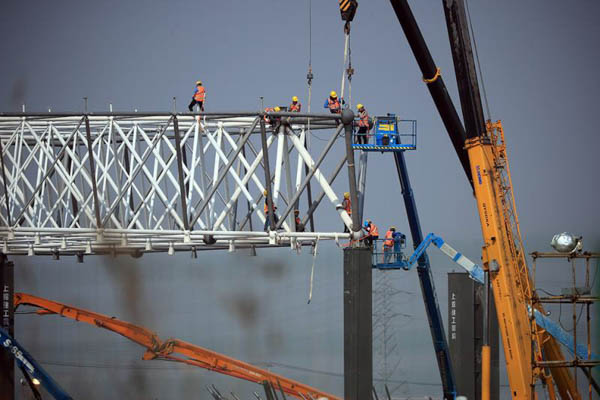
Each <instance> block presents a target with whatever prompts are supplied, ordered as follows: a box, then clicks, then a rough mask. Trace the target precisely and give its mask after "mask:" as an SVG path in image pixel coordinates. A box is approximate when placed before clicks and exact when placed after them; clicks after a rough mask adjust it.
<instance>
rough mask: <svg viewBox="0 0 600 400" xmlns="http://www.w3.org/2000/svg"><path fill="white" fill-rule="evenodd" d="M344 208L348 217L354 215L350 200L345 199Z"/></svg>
mask: <svg viewBox="0 0 600 400" xmlns="http://www.w3.org/2000/svg"><path fill="white" fill-rule="evenodd" d="M342 207H344V210H346V212H347V213H348V215H352V202H350V199H344V201H343V202H342Z"/></svg>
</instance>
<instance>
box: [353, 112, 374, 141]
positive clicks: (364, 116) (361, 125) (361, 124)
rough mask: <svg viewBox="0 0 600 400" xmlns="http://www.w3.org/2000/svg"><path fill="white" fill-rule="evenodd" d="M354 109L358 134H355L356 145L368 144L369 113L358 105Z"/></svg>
mask: <svg viewBox="0 0 600 400" xmlns="http://www.w3.org/2000/svg"><path fill="white" fill-rule="evenodd" d="M356 109H357V110H358V132H357V134H356V143H357V144H361V143H362V144H367V143H369V137H368V133H369V128H370V126H369V124H370V122H371V121H370V120H369V113H368V112H367V110H366V109H365V106H363V105H362V104H360V103H359V104H358V105H357V106H356Z"/></svg>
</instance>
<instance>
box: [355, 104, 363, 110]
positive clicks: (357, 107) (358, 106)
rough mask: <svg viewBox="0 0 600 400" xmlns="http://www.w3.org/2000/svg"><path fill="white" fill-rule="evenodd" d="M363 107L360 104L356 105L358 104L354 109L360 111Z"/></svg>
mask: <svg viewBox="0 0 600 400" xmlns="http://www.w3.org/2000/svg"><path fill="white" fill-rule="evenodd" d="M363 107H364V106H363V105H362V104H360V103H358V104H357V105H356V109H357V110H360V109H361V108H363Z"/></svg>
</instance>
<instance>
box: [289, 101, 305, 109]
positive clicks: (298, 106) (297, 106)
mask: <svg viewBox="0 0 600 400" xmlns="http://www.w3.org/2000/svg"><path fill="white" fill-rule="evenodd" d="M288 108H289V109H290V112H300V109H301V108H302V104H300V102H299V101H297V102H296V104H294V103H292V104H290V106H289V107H288Z"/></svg>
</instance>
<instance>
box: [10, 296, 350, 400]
mask: <svg viewBox="0 0 600 400" xmlns="http://www.w3.org/2000/svg"><path fill="white" fill-rule="evenodd" d="M14 304H15V309H16V308H17V307H18V306H21V305H29V306H33V307H37V308H39V310H38V311H37V314H39V315H47V314H58V315H61V316H63V317H66V318H70V319H73V320H75V321H80V322H85V323H87V324H90V325H94V326H96V327H98V328H104V329H107V330H109V331H113V332H115V333H118V334H119V335H121V336H124V337H126V338H127V339H129V340H131V341H132V342H135V343H137V344H139V345H140V346H142V347H145V348H146V352H145V353H144V355H143V357H142V358H143V359H144V360H154V359H159V360H168V361H177V362H181V363H184V364H188V365H193V366H196V367H200V368H204V369H207V370H210V371H215V372H218V373H220V374H225V375H229V376H233V377H235V378H239V379H244V380H246V381H249V382H254V383H258V384H263V383H264V382H270V383H271V384H272V385H273V387H278V388H281V390H283V391H284V392H285V393H287V394H289V395H291V396H294V397H296V398H298V399H305V398H311V397H312V398H325V399H328V400H341V399H340V398H339V397H336V396H333V395H331V394H329V393H326V392H323V391H321V390H318V389H315V388H313V387H310V386H308V385H304V384H302V383H300V382H296V381H294V380H291V379H288V378H286V377H284V376H281V375H278V374H274V373H272V372H269V371H267V370H264V369H261V368H258V367H255V366H253V365H250V364H247V363H245V362H242V361H239V360H236V359H234V358H231V357H228V356H226V355H223V354H220V353H217V352H214V351H211V350H208V349H205V348H203V347H200V346H196V345H194V344H191V343H188V342H184V341H182V340H179V339H167V340H165V341H163V340H161V339H160V338H159V337H158V335H157V334H156V333H154V332H152V331H150V330H149V329H146V328H144V327H141V326H137V325H134V324H131V323H129V322H125V321H121V320H118V319H116V318H112V317H109V316H106V315H102V314H98V313H95V312H92V311H87V310H84V309H81V308H77V307H73V306H69V305H66V304H62V303H58V302H55V301H51V300H46V299H44V298H41V297H36V296H33V295H30V294H26V293H15V295H14ZM61 399H63V398H61ZM65 399H67V398H65Z"/></svg>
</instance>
